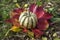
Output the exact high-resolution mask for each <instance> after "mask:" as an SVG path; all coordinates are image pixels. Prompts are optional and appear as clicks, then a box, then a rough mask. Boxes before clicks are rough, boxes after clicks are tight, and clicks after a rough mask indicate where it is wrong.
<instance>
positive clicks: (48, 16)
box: [42, 12, 53, 19]
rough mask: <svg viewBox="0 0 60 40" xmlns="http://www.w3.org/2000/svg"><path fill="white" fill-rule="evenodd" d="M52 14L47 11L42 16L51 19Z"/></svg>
mask: <svg viewBox="0 0 60 40" xmlns="http://www.w3.org/2000/svg"><path fill="white" fill-rule="evenodd" d="M52 16H53V15H52V14H50V13H48V12H45V14H44V15H43V17H42V18H44V19H51V18H52Z"/></svg>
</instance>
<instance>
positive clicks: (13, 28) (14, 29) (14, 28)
mask: <svg viewBox="0 0 60 40" xmlns="http://www.w3.org/2000/svg"><path fill="white" fill-rule="evenodd" d="M11 30H12V31H14V32H19V31H21V30H22V29H20V28H19V27H17V26H13V27H12V28H11Z"/></svg>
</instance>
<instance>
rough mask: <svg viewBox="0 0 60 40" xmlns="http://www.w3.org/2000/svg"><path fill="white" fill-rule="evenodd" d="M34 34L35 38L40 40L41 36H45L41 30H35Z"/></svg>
mask: <svg viewBox="0 0 60 40" xmlns="http://www.w3.org/2000/svg"><path fill="white" fill-rule="evenodd" d="M32 32H33V33H34V35H35V37H36V38H38V37H40V36H41V35H43V32H42V31H40V30H39V29H33V30H32Z"/></svg>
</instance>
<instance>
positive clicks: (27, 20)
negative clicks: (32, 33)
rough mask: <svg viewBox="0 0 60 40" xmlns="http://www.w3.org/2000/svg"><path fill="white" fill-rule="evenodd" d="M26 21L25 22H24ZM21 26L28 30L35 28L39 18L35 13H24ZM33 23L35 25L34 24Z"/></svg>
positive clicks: (20, 19)
mask: <svg viewBox="0 0 60 40" xmlns="http://www.w3.org/2000/svg"><path fill="white" fill-rule="evenodd" d="M23 21H24V22H23ZM19 22H20V25H21V26H23V27H26V28H35V26H36V23H37V17H36V15H35V14H34V13H32V12H30V13H29V11H27V12H26V11H24V12H23V13H21V15H20V17H19ZM32 22H33V23H32Z"/></svg>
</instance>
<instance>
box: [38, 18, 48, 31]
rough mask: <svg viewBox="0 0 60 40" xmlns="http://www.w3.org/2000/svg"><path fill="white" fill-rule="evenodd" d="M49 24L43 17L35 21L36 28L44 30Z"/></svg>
mask: <svg viewBox="0 0 60 40" xmlns="http://www.w3.org/2000/svg"><path fill="white" fill-rule="evenodd" d="M48 26H49V24H48V22H47V20H45V19H39V20H38V23H37V28H38V29H39V30H46V29H47V28H48Z"/></svg>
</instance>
